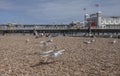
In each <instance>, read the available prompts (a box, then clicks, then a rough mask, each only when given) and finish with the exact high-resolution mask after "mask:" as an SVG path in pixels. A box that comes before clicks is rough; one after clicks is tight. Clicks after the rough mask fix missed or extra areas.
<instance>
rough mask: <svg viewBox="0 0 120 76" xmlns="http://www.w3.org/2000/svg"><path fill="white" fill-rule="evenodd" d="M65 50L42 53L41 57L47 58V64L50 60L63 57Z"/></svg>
mask: <svg viewBox="0 0 120 76" xmlns="http://www.w3.org/2000/svg"><path fill="white" fill-rule="evenodd" d="M64 51H65V50H49V51H46V52H42V53H40V54H39V55H41V56H42V57H45V58H46V60H45V62H47V61H48V60H49V59H53V58H56V57H58V56H59V55H61V54H62V53H63V52H64Z"/></svg>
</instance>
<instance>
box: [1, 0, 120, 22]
mask: <svg viewBox="0 0 120 76" xmlns="http://www.w3.org/2000/svg"><path fill="white" fill-rule="evenodd" d="M95 4H99V7H96V6H95ZM84 8H86V10H83V9H84ZM97 11H101V12H102V14H103V15H107V16H120V0H0V24H1V23H21V24H68V23H71V22H72V21H83V18H84V14H86V13H87V14H91V13H96V12H97Z"/></svg>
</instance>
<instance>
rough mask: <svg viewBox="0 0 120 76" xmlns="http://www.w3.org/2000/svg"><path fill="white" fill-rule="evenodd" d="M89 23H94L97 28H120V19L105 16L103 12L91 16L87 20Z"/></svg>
mask: <svg viewBox="0 0 120 76" xmlns="http://www.w3.org/2000/svg"><path fill="white" fill-rule="evenodd" d="M87 22H88V23H91V22H94V23H95V24H96V25H95V27H101V28H120V17H115V16H103V15H102V14H101V12H98V13H96V14H91V15H90V17H89V18H87Z"/></svg>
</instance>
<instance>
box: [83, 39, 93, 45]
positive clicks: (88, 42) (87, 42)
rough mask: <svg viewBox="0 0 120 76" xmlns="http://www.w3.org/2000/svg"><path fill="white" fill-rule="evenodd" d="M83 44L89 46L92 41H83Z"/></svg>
mask: <svg viewBox="0 0 120 76" xmlns="http://www.w3.org/2000/svg"><path fill="white" fill-rule="evenodd" d="M84 43H86V44H90V43H92V41H91V40H86V41H84Z"/></svg>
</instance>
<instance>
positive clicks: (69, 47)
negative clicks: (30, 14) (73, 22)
mask: <svg viewBox="0 0 120 76" xmlns="http://www.w3.org/2000/svg"><path fill="white" fill-rule="evenodd" d="M26 39H29V40H30V41H29V42H27V43H26ZM52 39H53V42H54V44H55V45H56V46H57V48H58V49H65V52H64V53H63V54H62V55H61V56H59V57H58V58H56V59H54V60H51V61H50V62H48V63H43V60H44V59H43V58H41V57H40V56H39V55H36V54H35V53H39V52H41V51H44V50H50V49H54V46H53V45H50V46H48V47H47V48H46V49H45V48H42V47H41V46H40V41H46V40H49V38H47V37H41V38H37V39H36V38H35V37H34V36H33V35H25V36H23V35H6V36H0V76H120V39H116V40H117V43H115V44H111V41H113V40H114V38H95V42H93V43H91V44H85V43H84V41H85V40H86V39H88V38H85V37H62V36H59V37H54V38H52Z"/></svg>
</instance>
